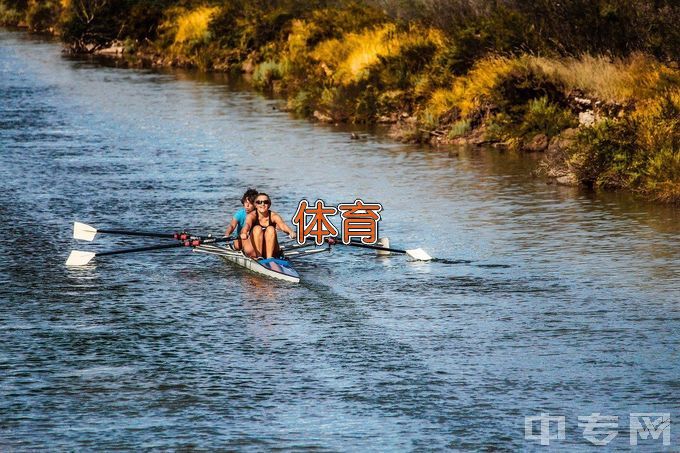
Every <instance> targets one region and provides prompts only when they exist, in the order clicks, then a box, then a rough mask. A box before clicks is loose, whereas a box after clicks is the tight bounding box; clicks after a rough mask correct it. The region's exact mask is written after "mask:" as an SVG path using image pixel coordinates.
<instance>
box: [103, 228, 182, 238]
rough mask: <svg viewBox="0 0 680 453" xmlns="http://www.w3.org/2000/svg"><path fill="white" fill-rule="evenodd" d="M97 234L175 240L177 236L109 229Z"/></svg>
mask: <svg viewBox="0 0 680 453" xmlns="http://www.w3.org/2000/svg"><path fill="white" fill-rule="evenodd" d="M97 233H107V234H121V235H124V236H144V237H151V238H169V239H175V238H176V236H177V235H176V234H171V233H155V232H153V231H130V230H109V229H99V230H97Z"/></svg>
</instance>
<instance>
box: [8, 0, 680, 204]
mask: <svg viewBox="0 0 680 453" xmlns="http://www.w3.org/2000/svg"><path fill="white" fill-rule="evenodd" d="M487 3H488V2H479V3H475V2H474V1H473V2H469V1H468V2H461V1H459V2H457V1H455V0H451V1H449V2H429V1H419V2H416V1H412V2H409V1H407V2H403V1H402V2H390V1H383V2H345V1H333V2H331V1H309V2H300V1H268V2H263V1H255V2H222V1H212V2H209V1H206V2H194V1H170V0H155V1H147V2H139V1H133V0H128V1H127V2H115V3H114V2H110V1H106V0H98V1H91V2H75V1H69V0H61V1H59V2H49V1H48V2H37V1H24V2H22V1H7V0H2V1H0V21H4V22H5V23H9V22H11V21H14V22H15V23H19V24H24V25H26V26H27V27H30V28H31V29H34V30H38V31H45V30H47V31H50V30H51V31H54V32H56V33H59V34H60V35H61V36H62V38H63V39H64V41H65V42H66V43H67V44H68V45H69V46H70V48H71V49H72V50H73V51H75V52H98V51H101V50H102V49H105V48H106V47H109V46H111V44H112V43H113V42H115V43H116V46H119V47H120V48H124V49H125V52H126V54H127V55H129V56H130V57H131V58H132V59H133V60H134V61H146V62H147V63H150V64H153V65H163V66H185V67H197V68H201V69H204V70H217V71H234V72H245V73H248V74H250V75H251V77H252V81H253V84H254V85H255V86H256V87H257V88H258V89H260V90H263V91H269V92H274V93H276V94H279V95H281V96H284V97H285V98H286V99H288V107H289V109H290V110H291V111H293V112H295V113H297V114H299V115H301V116H305V117H313V118H316V119H317V120H319V121H327V122H355V123H374V122H383V123H390V124H392V131H393V135H394V136H395V138H398V139H401V140H404V141H415V142H428V143H432V144H435V145H436V144H447V143H475V144H482V143H488V144H493V145H494V146H499V147H509V148H513V149H522V150H526V151H531V152H541V153H544V159H543V164H542V173H543V174H544V175H545V176H546V177H550V178H555V179H557V180H558V181H559V182H560V183H565V184H584V185H588V186H591V187H594V188H623V189H628V190H632V191H634V192H637V193H640V194H642V195H644V196H646V197H648V198H650V199H658V200H662V201H667V202H680V146H679V144H680V127H679V126H680V124H679V122H680V120H679V119H678V118H680V83H679V82H680V71H679V70H678V64H677V61H678V55H677V52H678V49H679V48H680V39H679V38H678V30H677V27H676V26H675V25H674V24H676V23H677V20H676V19H678V20H680V9H679V8H678V6H675V4H674V3H672V2H668V3H666V2H663V1H661V2H659V1H656V2H641V1H638V2H632V1H627V2H626V1H610V2H578V1H575V0H569V1H565V3H564V7H563V8H562V9H560V10H559V11H558V10H553V9H551V8H552V6H550V5H551V4H552V3H551V2H546V3H545V4H543V3H541V2H535V3H534V4H532V8H533V9H527V7H526V6H523V4H522V3H517V4H515V3H513V2H511V1H508V2H506V3H503V4H501V5H499V4H497V3H494V4H493V5H494V6H484V5H487ZM437 5H439V6H442V5H443V6H446V7H447V8H439V9H437V8H438V7H437ZM593 5H595V6H593ZM378 6H380V8H378ZM575 30H577V31H579V32H578V33H575V32H574V31H575Z"/></svg>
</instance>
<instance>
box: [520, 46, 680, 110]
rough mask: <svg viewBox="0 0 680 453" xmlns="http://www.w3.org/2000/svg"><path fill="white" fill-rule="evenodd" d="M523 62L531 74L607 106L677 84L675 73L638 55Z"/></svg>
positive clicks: (531, 59)
mask: <svg viewBox="0 0 680 453" xmlns="http://www.w3.org/2000/svg"><path fill="white" fill-rule="evenodd" d="M526 58H527V63H528V65H529V68H530V69H531V70H534V71H541V72H543V73H545V74H546V75H547V76H548V77H549V78H550V79H553V80H557V81H560V82H562V83H563V84H564V85H565V87H566V88H567V89H578V90H581V91H583V92H584V94H585V95H587V96H592V97H595V98H597V99H599V100H602V101H607V102H626V101H628V100H635V99H644V98H647V97H649V96H653V95H654V94H655V93H658V92H659V91H660V90H662V89H664V88H665V87H668V86H673V85H678V84H680V73H679V72H678V71H677V70H673V69H672V68H670V67H668V66H665V65H663V64H661V63H659V62H658V61H657V60H655V59H653V58H651V57H648V56H645V55H642V54H634V55H632V56H630V57H628V58H625V59H623V58H614V59H612V58H609V57H606V56H592V55H583V56H581V57H580V58H568V59H561V60H560V59H548V58H542V57H526Z"/></svg>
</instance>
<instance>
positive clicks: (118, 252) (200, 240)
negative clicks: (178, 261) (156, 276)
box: [95, 237, 234, 256]
mask: <svg viewBox="0 0 680 453" xmlns="http://www.w3.org/2000/svg"><path fill="white" fill-rule="evenodd" d="M233 240H234V238H232V237H226V238H208V237H207V238H192V239H191V240H188V241H181V242H173V243H172V244H158V245H148V246H145V247H135V248H131V249H123V250H111V251H109V252H100V253H96V254H95V256H106V255H122V254H124V253H135V252H149V251H152V250H163V249H171V248H176V247H197V246H199V245H201V244H215V243H218V242H229V241H233Z"/></svg>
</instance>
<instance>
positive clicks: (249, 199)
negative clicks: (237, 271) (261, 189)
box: [225, 188, 258, 255]
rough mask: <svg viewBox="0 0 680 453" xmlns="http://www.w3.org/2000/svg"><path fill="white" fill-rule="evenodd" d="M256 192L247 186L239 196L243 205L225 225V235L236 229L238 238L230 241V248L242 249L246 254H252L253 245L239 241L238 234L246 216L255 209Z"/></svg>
mask: <svg viewBox="0 0 680 453" xmlns="http://www.w3.org/2000/svg"><path fill="white" fill-rule="evenodd" d="M257 194H258V192H257V190H255V189H250V188H249V189H248V190H246V191H245V193H244V194H243V196H242V197H241V204H242V205H243V207H242V208H240V209H239V210H238V211H236V213H234V217H232V219H231V223H230V224H229V226H228V227H227V232H226V233H225V236H229V235H231V233H233V232H234V230H236V237H237V238H238V239H236V240H235V241H234V242H233V243H232V248H233V249H234V250H243V251H244V253H245V254H246V255H252V254H253V246H252V244H250V243H244V242H243V241H241V238H240V234H241V230H242V229H243V227H244V225H245V224H246V217H247V216H248V214H249V213H251V212H252V211H253V210H254V209H255V205H254V204H253V201H254V200H255V197H257Z"/></svg>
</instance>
